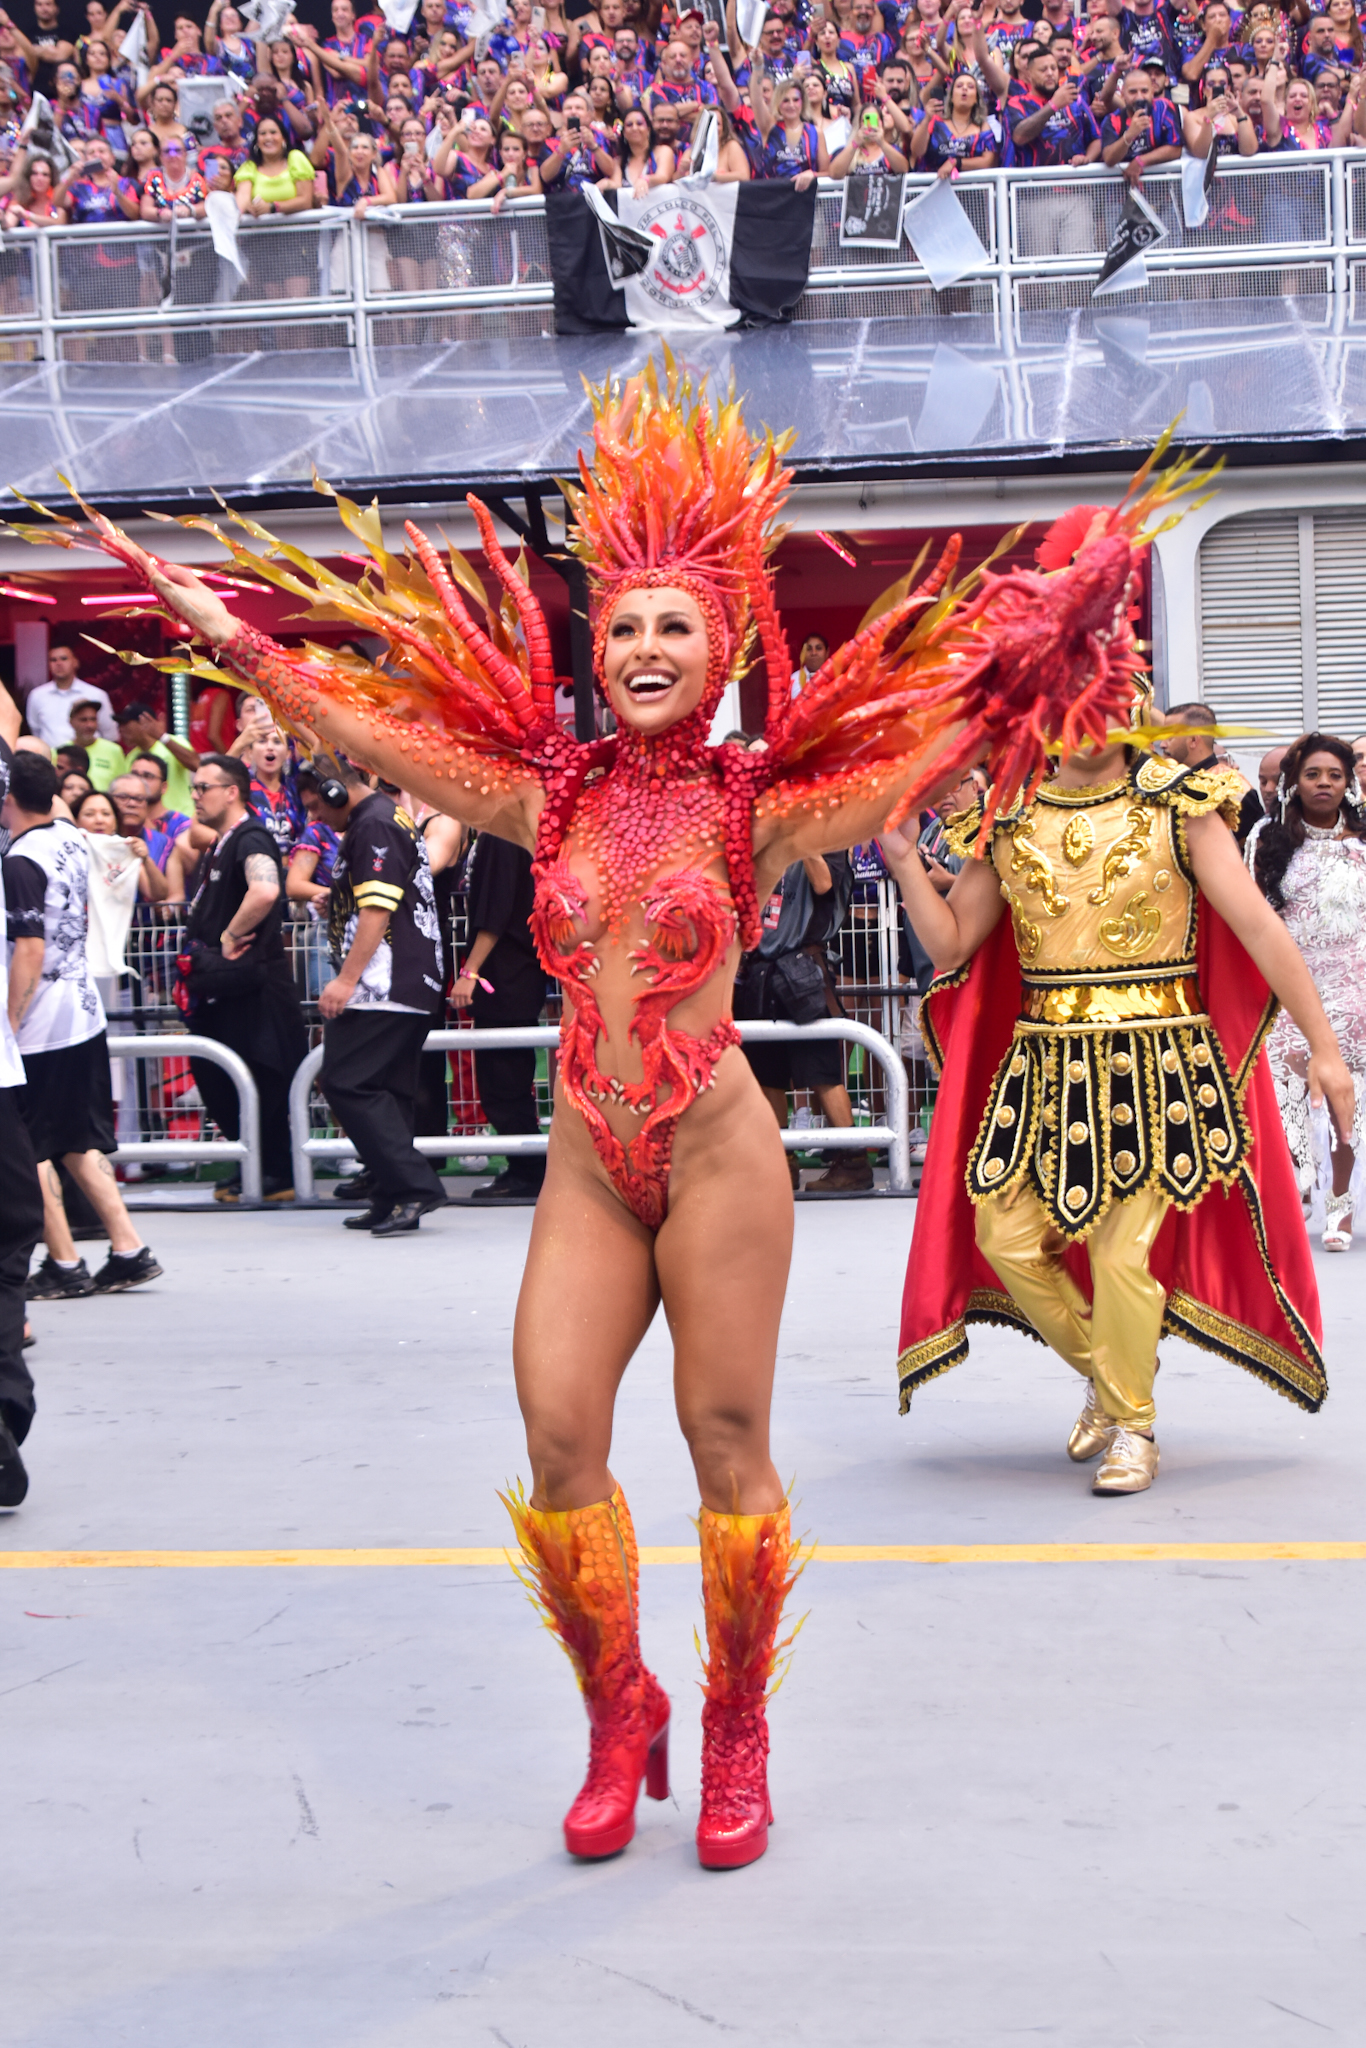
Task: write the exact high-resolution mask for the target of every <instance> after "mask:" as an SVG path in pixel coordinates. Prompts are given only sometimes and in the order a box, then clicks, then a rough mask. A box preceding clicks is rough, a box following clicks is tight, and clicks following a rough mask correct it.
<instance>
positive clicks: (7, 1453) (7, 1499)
mask: <svg viewBox="0 0 1366 2048" xmlns="http://www.w3.org/2000/svg"><path fill="white" fill-rule="evenodd" d="M27 1492H28V1474H27V1472H26V1471H25V1470H24V1461H23V1459H22V1458H21V1457H20V1456H19V1446H18V1444H17V1443H16V1442H15V1441H14V1437H13V1435H12V1434H11V1432H10V1428H9V1425H8V1423H4V1422H0V1508H17V1507H18V1505H19V1503H20V1501H21V1500H22V1499H23V1498H24V1495H25V1494H26V1493H27Z"/></svg>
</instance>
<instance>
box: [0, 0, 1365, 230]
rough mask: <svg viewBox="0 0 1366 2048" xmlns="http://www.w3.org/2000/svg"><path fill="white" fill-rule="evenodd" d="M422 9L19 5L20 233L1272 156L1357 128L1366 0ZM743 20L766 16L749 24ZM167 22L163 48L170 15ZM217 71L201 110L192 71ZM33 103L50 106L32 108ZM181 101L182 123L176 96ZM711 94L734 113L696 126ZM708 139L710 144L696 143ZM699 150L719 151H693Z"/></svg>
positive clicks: (678, 2)
mask: <svg viewBox="0 0 1366 2048" xmlns="http://www.w3.org/2000/svg"><path fill="white" fill-rule="evenodd" d="M502 4H504V0H490V10H491V11H490V12H489V13H484V12H482V11H479V12H476V11H475V10H474V9H473V8H472V7H471V6H470V5H469V4H467V0H420V6H419V8H418V10H417V11H416V12H415V14H414V16H413V18H412V21H411V23H410V25H409V28H408V30H407V33H406V34H403V35H397V34H395V33H394V32H393V31H392V30H391V29H390V27H389V26H388V24H387V23H386V21H385V19H384V18H383V16H381V15H378V14H367V15H363V16H357V15H356V13H355V11H354V7H353V4H352V0H332V7H331V14H332V27H333V33H332V34H331V35H330V36H326V37H324V36H322V35H320V34H319V33H318V31H317V30H316V29H315V28H312V27H310V26H308V25H306V24H302V23H300V22H298V21H296V20H295V19H294V17H293V16H290V17H288V19H286V20H285V21H284V22H283V24H282V25H281V29H280V33H279V35H278V36H276V37H275V38H274V39H273V40H271V41H265V40H262V39H259V38H257V37H255V36H253V34H252V33H251V30H252V28H253V26H254V24H252V23H251V22H248V21H245V20H244V19H243V17H242V15H241V14H240V13H239V12H238V10H237V9H236V8H235V7H233V6H231V5H227V4H225V0H212V4H211V6H210V8H209V11H208V16H207V19H206V20H205V21H204V22H203V23H202V24H201V23H200V22H198V21H197V20H195V19H193V18H192V17H191V16H189V15H177V16H175V17H174V19H173V20H172V21H171V22H169V23H167V22H166V21H164V20H163V21H162V22H160V23H158V22H157V21H155V20H154V18H153V16H152V13H151V11H150V9H149V8H148V7H146V6H145V5H142V6H139V5H135V4H133V0H118V4H117V5H116V6H115V7H114V8H112V9H110V10H106V8H105V6H104V5H103V4H102V0H89V4H88V5H86V7H85V9H84V14H85V17H86V19H85V22H84V25H83V32H82V33H79V34H76V33H72V32H71V25H70V24H69V23H66V22H65V20H64V17H63V16H62V15H61V12H60V9H59V5H58V0H28V6H27V9H26V12H25V18H24V20H23V21H22V22H21V21H19V20H15V19H13V18H11V17H10V16H9V15H8V14H5V13H4V12H0V200H3V203H4V207H5V213H4V222H5V225H6V226H7V227H10V228H14V227H21V226H26V225H33V226H42V225H49V224H54V223H59V222H64V221H76V222H90V221H95V222H98V221H116V220H123V219H130V220H137V219H141V220H147V221H164V220H168V219H170V218H171V217H172V215H173V214H174V215H179V216H180V217H182V218H190V217H202V216H203V214H204V211H205V206H206V202H207V199H208V195H209V194H210V192H212V191H214V190H215V189H219V190H222V191H225V192H232V193H235V195H236V201H237V205H238V207H239V209H240V210H241V212H242V213H243V214H250V215H253V216H257V215H261V214H267V213H292V212H303V211H306V210H309V209H311V208H314V207H318V206H329V205H330V206H341V207H350V208H354V209H356V210H357V211H358V212H363V211H364V210H365V209H367V208H369V207H371V206H373V205H376V204H383V205H393V204H396V203H407V204H413V203H420V202H432V201H439V200H444V199H467V198H474V199H491V200H493V201H494V202H495V204H497V205H499V206H501V205H502V204H503V203H505V201H506V200H508V199H516V198H517V197H518V196H520V195H523V194H528V193H538V192H549V191H552V190H556V189H566V188H567V189H572V188H574V187H576V186H582V185H586V184H596V185H599V186H601V187H603V188H613V187H619V186H622V185H627V186H629V187H631V188H632V189H633V190H634V191H636V192H637V193H638V194H641V195H643V194H644V193H645V192H647V191H648V190H649V189H651V188H652V187H655V186H658V185H662V184H667V183H669V182H670V181H671V180H672V179H674V178H676V177H679V176H684V175H687V174H688V173H690V172H693V171H695V170H697V169H699V168H701V167H702V164H703V162H704V161H705V162H707V163H710V162H711V160H712V157H713V156H714V160H715V161H714V175H715V176H716V177H717V178H718V179H721V180H729V179H750V178H792V179H795V180H797V181H798V182H799V183H808V182H809V181H810V180H811V179H812V178H813V177H814V176H816V175H818V174H829V175H833V176H835V177H843V176H845V175H847V174H848V173H850V172H865V173H885V172H893V173H895V172H900V171H903V170H907V169H910V170H919V171H925V170H930V171H939V172H941V173H942V174H944V175H946V176H947V175H955V174H956V173H957V172H958V171H959V170H960V169H967V170H971V169H974V168H978V169H988V168H991V167H993V166H996V165H1004V166H1011V165H1020V166H1028V165H1043V166H1049V167H1055V168H1064V167H1068V166H1082V165H1086V164H1092V163H1097V162H1099V163H1102V164H1105V165H1109V166H1112V167H1120V168H1122V169H1123V171H1124V173H1125V175H1126V176H1127V177H1129V178H1131V179H1133V180H1137V179H1138V178H1140V177H1141V176H1142V173H1143V171H1144V170H1145V169H1146V168H1148V167H1150V166H1152V165H1155V164H1159V163H1163V162H1166V161H1170V160H1172V159H1174V158H1176V157H1177V156H1179V155H1180V154H1181V152H1182V149H1183V147H1184V148H1185V149H1186V150H1187V151H1189V152H1190V153H1192V154H1195V155H1201V156H1203V155H1206V154H1208V152H1209V151H1210V150H1211V149H1213V150H1215V151H1216V152H1217V153H1218V154H1219V155H1221V156H1227V155H1237V156H1253V155H1258V154H1262V153H1265V152H1272V151H1274V152H1287V151H1288V152H1295V151H1303V150H1315V149H1325V148H1329V147H1333V146H1339V147H1341V146H1344V145H1349V144H1350V145H1358V144H1361V143H1362V142H1363V141H1366V124H1364V123H1363V111H1362V92H1363V88H1364V86H1366V68H1363V65H1364V59H1363V45H1362V30H1361V23H1360V21H1359V20H1358V17H1357V12H1356V6H1355V4H1354V0H1330V4H1329V7H1328V9H1327V11H1326V12H1324V13H1316V12H1314V11H1313V10H1312V9H1311V7H1310V5H1309V4H1308V0H1294V4H1293V5H1290V6H1286V7H1273V6H1271V5H1269V4H1266V0H1261V4H1257V5H1254V6H1252V7H1250V8H1249V9H1248V10H1247V11H1245V12H1244V11H1243V10H1241V9H1239V8H1237V7H1232V6H1230V5H1229V4H1228V0H1205V4H1203V5H1200V4H1197V0H1178V4H1176V5H1173V4H1170V0H1133V4H1132V5H1130V6H1127V7H1126V6H1122V5H1120V4H1119V0H1086V7H1085V12H1084V13H1082V14H1078V13H1075V12H1074V10H1073V7H1072V5H1071V4H1070V0H1028V4H1029V6H1030V7H1032V8H1033V9H1035V10H1036V13H1037V18H1031V17H1030V16H1028V15H1027V14H1026V12H1025V4H1026V0H987V4H986V5H984V6H982V7H980V8H974V7H972V6H971V5H968V4H964V0H883V4H882V5H881V6H880V7H879V6H876V5H874V4H873V0H772V5H771V6H770V7H768V8H767V9H766V10H765V9H764V8H762V7H755V8H753V10H752V11H751V9H750V5H749V0H744V4H743V5H742V7H741V20H737V4H736V0H727V7H726V16H725V19H724V21H723V20H721V19H720V18H719V16H720V12H721V8H720V0H709V11H708V14H707V15H706V16H704V14H703V13H702V12H701V11H699V10H697V9H691V10H688V11H683V0H597V4H596V6H595V7H592V8H590V9H589V10H588V11H586V12H579V13H576V14H571V13H570V8H572V7H573V6H574V5H575V4H576V0H569V5H568V6H564V5H562V4H560V0H552V4H550V5H544V6H534V5H533V4H532V0H505V4H506V12H505V13H503V14H502V15H501V17H500V16H499V8H500V6H501V5H502ZM741 21H742V22H743V27H744V28H745V30H747V31H748V33H749V34H751V35H752V36H753V37H754V42H753V44H752V45H751V44H748V43H746V42H745V41H744V40H743V38H742V34H741ZM168 29H169V40H166V39H165V38H166V32H167V30H168ZM191 80H193V81H221V83H222V90H223V95H224V96H223V97H222V98H221V99H219V100H218V102H217V103H216V104H211V102H212V97H213V95H212V88H210V89H209V90H208V91H207V92H206V91H203V90H201V91H200V92H199V93H198V97H197V100H196V103H195V106H194V107H193V108H191V107H189V106H188V104H187V102H186V99H185V96H184V95H183V93H182V90H181V88H182V86H183V84H184V83H185V82H186V81H191ZM35 96H41V101H40V102H39V103H38V104H37V105H35ZM187 113H188V114H189V119H188V120H187V119H186V118H185V117H186V115H187ZM709 113H710V114H714V116H715V122H714V125H713V123H711V122H708V121H706V120H705V119H704V118H703V117H704V116H705V115H707V114H709ZM695 145H696V147H695ZM703 151H706V152H708V154H707V155H706V157H705V159H704V158H703V156H702V152H703Z"/></svg>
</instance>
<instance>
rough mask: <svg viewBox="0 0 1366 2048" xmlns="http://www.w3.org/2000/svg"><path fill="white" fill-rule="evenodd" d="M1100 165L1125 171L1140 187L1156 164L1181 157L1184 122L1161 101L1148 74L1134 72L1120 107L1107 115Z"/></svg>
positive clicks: (1141, 69) (1122, 90) (1122, 92)
mask: <svg viewBox="0 0 1366 2048" xmlns="http://www.w3.org/2000/svg"><path fill="white" fill-rule="evenodd" d="M1100 141H1101V161H1102V162H1103V163H1106V164H1108V165H1109V166H1110V167H1111V168H1112V169H1113V168H1114V167H1115V166H1117V165H1120V166H1122V167H1123V173H1124V177H1125V178H1126V179H1127V181H1128V183H1129V184H1131V185H1137V184H1138V183H1139V181H1140V179H1141V178H1142V176H1143V173H1144V171H1146V170H1150V169H1151V168H1152V167H1153V165H1154V164H1166V163H1171V162H1172V161H1173V160H1174V159H1175V158H1176V157H1179V156H1180V154H1181V121H1180V117H1179V115H1178V114H1177V111H1176V109H1175V107H1174V106H1173V105H1172V103H1171V101H1170V100H1166V99H1161V98H1158V97H1157V96H1156V95H1155V94H1154V92H1153V81H1152V79H1151V77H1150V76H1149V74H1148V72H1147V70H1146V69H1145V68H1144V67H1143V66H1141V65H1140V66H1139V67H1138V68H1137V69H1136V70H1134V71H1131V72H1130V73H1129V75H1128V77H1127V78H1126V79H1125V81H1124V84H1123V86H1122V87H1121V88H1120V105H1119V107H1118V108H1117V109H1116V111H1115V112H1114V113H1113V114H1107V115H1106V117H1105V122H1104V125H1103V127H1102V128H1101V131H1100Z"/></svg>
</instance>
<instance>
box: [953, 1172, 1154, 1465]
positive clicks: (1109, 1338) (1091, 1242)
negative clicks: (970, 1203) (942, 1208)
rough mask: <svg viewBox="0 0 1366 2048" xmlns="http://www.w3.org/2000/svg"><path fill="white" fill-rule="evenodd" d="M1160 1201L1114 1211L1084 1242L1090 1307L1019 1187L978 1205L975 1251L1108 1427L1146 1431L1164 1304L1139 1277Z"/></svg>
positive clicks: (1146, 1196) (1146, 1199)
mask: <svg viewBox="0 0 1366 2048" xmlns="http://www.w3.org/2000/svg"><path fill="white" fill-rule="evenodd" d="M1167 1208H1168V1198H1167V1196H1166V1195H1164V1194H1160V1193H1158V1192H1157V1191H1156V1190H1155V1189H1151V1188H1150V1189H1148V1190H1146V1191H1145V1192H1144V1193H1143V1194H1139V1195H1134V1196H1132V1197H1131V1198H1130V1200H1128V1201H1127V1202H1115V1203H1113V1204H1112V1206H1111V1207H1110V1208H1109V1209H1108V1210H1107V1211H1106V1213H1105V1215H1104V1216H1103V1217H1102V1218H1101V1220H1100V1222H1099V1223H1098V1224H1097V1225H1096V1227H1095V1229H1094V1230H1093V1231H1091V1232H1090V1234H1089V1235H1088V1237H1087V1239H1086V1249H1087V1252H1088V1254H1089V1256H1090V1260H1091V1285H1092V1295H1093V1298H1092V1302H1091V1306H1090V1307H1089V1308H1088V1307H1087V1304H1086V1298H1085V1296H1084V1295H1083V1294H1082V1292H1081V1290H1080V1288H1079V1287H1078V1286H1077V1285H1076V1282H1075V1281H1074V1280H1073V1279H1072V1278H1071V1276H1070V1274H1069V1273H1068V1272H1067V1270H1066V1268H1065V1267H1064V1265H1063V1263H1062V1252H1063V1248H1064V1242H1065V1241H1064V1239H1063V1238H1062V1237H1060V1236H1059V1235H1058V1233H1057V1231H1056V1230H1055V1229H1054V1228H1053V1225H1052V1224H1051V1223H1050V1222H1049V1219H1048V1215H1047V1213H1046V1211H1045V1209H1044V1207H1043V1204H1042V1203H1041V1202H1040V1200H1039V1198H1038V1196H1037V1195H1036V1194H1035V1193H1034V1190H1033V1189H1032V1188H1031V1187H1030V1186H1028V1184H1027V1183H1025V1182H1020V1183H1018V1184H1017V1185H1016V1186H1015V1187H1013V1188H1008V1189H1007V1190H1006V1192H1005V1193H1004V1194H1001V1195H990V1196H988V1198H987V1200H986V1201H984V1202H979V1203H978V1204H977V1248H978V1250H979V1251H980V1252H981V1253H982V1256H983V1257H984V1258H985V1259H986V1260H987V1261H988V1263H989V1264H990V1265H991V1266H993V1267H994V1268H995V1270H996V1272H997V1273H998V1274H999V1276H1000V1278H1001V1281H1002V1283H1003V1284H1004V1286H1005V1287H1006V1289H1007V1291H1008V1292H1009V1294H1010V1296H1011V1299H1012V1300H1014V1301H1016V1302H1018V1303H1019V1305H1020V1307H1021V1308H1022V1309H1023V1310H1024V1312H1025V1314H1026V1315H1027V1316H1028V1317H1029V1320H1030V1322H1031V1323H1033V1325H1034V1327H1035V1329H1036V1330H1037V1331H1038V1333H1039V1335H1040V1336H1041V1337H1042V1338H1043V1339H1044V1341H1045V1342H1046V1343H1048V1344H1051V1345H1052V1347H1053V1349H1054V1350H1055V1351H1056V1352H1057V1353H1058V1355H1059V1357H1061V1358H1065V1359H1066V1360H1067V1363H1068V1364H1069V1365H1070V1366H1073V1367H1075V1369H1076V1370H1077V1371H1078V1372H1079V1373H1081V1374H1082V1375H1083V1376H1084V1377H1085V1378H1086V1379H1089V1380H1094V1381H1095V1385H1096V1397H1097V1399H1098V1400H1099V1402H1100V1405H1101V1407H1102V1408H1103V1409H1104V1410H1105V1413H1106V1414H1107V1415H1109V1416H1111V1417H1112V1418H1113V1419H1114V1421H1116V1422H1127V1423H1131V1424H1133V1425H1134V1426H1135V1427H1136V1428H1138V1429H1151V1428H1152V1426H1153V1421H1154V1419H1155V1417H1156V1414H1157V1410H1156V1409H1155V1408H1154V1406H1153V1375H1154V1373H1155V1372H1156V1371H1157V1340H1158V1338H1159V1337H1160V1336H1161V1334H1162V1311H1163V1309H1164V1308H1165V1307H1166V1303H1167V1296H1166V1291H1165V1289H1163V1288H1162V1287H1161V1286H1160V1285H1159V1284H1158V1282H1157V1281H1156V1280H1154V1278H1153V1276H1152V1274H1151V1273H1150V1272H1149V1270H1148V1255H1149V1253H1150V1252H1151V1251H1152V1248H1153V1240H1154V1239H1155V1238H1156V1236H1157V1233H1158V1231H1159V1230H1160V1229H1161V1227H1162V1219H1163V1217H1164V1216H1165V1215H1166V1213H1167Z"/></svg>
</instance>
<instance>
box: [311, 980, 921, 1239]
mask: <svg viewBox="0 0 1366 2048" xmlns="http://www.w3.org/2000/svg"><path fill="white" fill-rule="evenodd" d="M739 1031H740V1037H741V1039H742V1040H743V1041H744V1042H745V1043H746V1044H751V1043H753V1044H777V1043H783V1042H795V1041H797V1040H800V1039H812V1038H817V1039H831V1038H835V1039H844V1040H847V1041H848V1042H850V1043H852V1044H856V1045H859V1046H862V1047H863V1048H864V1050H865V1051H867V1052H868V1053H870V1054H871V1055H872V1057H873V1058H874V1059H875V1060H876V1061H877V1062H878V1065H879V1066H880V1067H881V1069H882V1073H883V1089H884V1092H885V1096H886V1102H887V1115H886V1120H885V1121H884V1122H882V1123H872V1124H857V1125H855V1126H853V1127H852V1128H849V1129H841V1130H836V1129H834V1128H831V1127H830V1126H827V1127H826V1128H825V1129H824V1130H822V1132H821V1146H822V1148H823V1149H827V1148H828V1149H836V1148H837V1149H840V1150H843V1151H870V1150H876V1151H884V1150H885V1151H886V1153H887V1167H888V1173H887V1184H888V1187H889V1188H890V1190H891V1192H892V1193H893V1194H896V1195H908V1194H910V1192H911V1150H910V1120H909V1089H908V1086H907V1081H906V1071H905V1068H904V1067H903V1066H902V1064H901V1061H900V1059H899V1057H898V1056H897V1053H896V1050H895V1048H894V1047H892V1046H891V1045H889V1044H888V1043H887V1040H886V1039H885V1038H883V1037H882V1035H881V1034H880V1033H879V1032H876V1031H870V1030H869V1028H868V1027H867V1025H865V1024H858V1023H855V1022H854V1021H853V1020H852V1019H849V1018H840V1017H831V1018H829V1019H827V1020H826V1021H824V1022H823V1023H819V1024H768V1023H742V1024H741V1025H740V1026H739ZM558 1042H559V1032H558V1031H557V1030H556V1029H554V1028H553V1027H552V1026H549V1025H544V1024H536V1025H525V1026H521V1027H515V1026H507V1027H504V1028H495V1029H488V1030H482V1031H475V1030H470V1031H433V1032H431V1033H430V1034H429V1036H428V1038H427V1041H426V1048H425V1049H426V1050H427V1051H428V1052H442V1053H450V1052H455V1053H461V1052H463V1053H469V1054H471V1055H472V1054H473V1053H475V1052H476V1051H479V1050H483V1051H486V1052H498V1051H502V1050H503V1049H505V1048H510V1047H514V1046H522V1047H529V1048H540V1049H544V1050H546V1051H549V1050H550V1049H552V1048H553V1047H554V1046H555V1045H557V1044H558ZM322 1063H323V1048H322V1047H321V1046H320V1045H319V1046H315V1047H314V1049H313V1051H312V1052H310V1053H309V1055H308V1057H307V1058H306V1059H305V1060H304V1061H303V1063H302V1065H301V1066H300V1067H299V1069H298V1072H297V1073H296V1074H295V1076H294V1079H293V1081H292V1082H291V1084H290V1090H289V1136H290V1148H291V1151H292V1153H293V1159H294V1193H295V1195H296V1197H297V1198H298V1199H299V1200H300V1201H307V1200H309V1199H311V1197H312V1195H313V1161H314V1160H315V1159H348V1158H354V1157H355V1148H354V1146H353V1145H352V1144H351V1141H350V1139H349V1138H344V1137H340V1136H338V1137H314V1136H313V1135H312V1128H313V1125H312V1116H313V1097H314V1092H315V1083H316V1081H317V1076H318V1070H319V1068H320V1067H321V1066H322ZM810 1142H811V1139H810V1133H809V1132H808V1131H807V1130H804V1129H798V1128H796V1127H792V1128H790V1129H788V1130H786V1131H784V1132H783V1144H784V1145H785V1146H786V1148H787V1150H788V1151H789V1152H797V1151H804V1150H805V1149H806V1147H807V1146H808V1145H809V1144H810ZM413 1143H414V1146H415V1148H416V1150H417V1151H419V1152H421V1153H424V1154H425V1155H426V1156H427V1157H428V1158H431V1159H452V1158H454V1159H458V1158H462V1157H464V1158H468V1157H470V1156H471V1155H476V1156H479V1155H485V1154H487V1153H489V1152H494V1153H497V1154H500V1155H502V1156H504V1157H518V1158H521V1157H524V1156H527V1155H530V1154H533V1153H544V1152H545V1150H546V1147H547V1145H548V1143H549V1139H548V1137H547V1135H546V1133H545V1132H543V1131H542V1132H541V1133H539V1134H538V1135H537V1136H535V1137H533V1136H531V1135H530V1134H528V1135H526V1136H520V1137H489V1136H488V1135H487V1134H480V1135H478V1136H472V1135H470V1134H468V1133H461V1132H448V1133H447V1135H446V1136H445V1137H419V1138H415V1139H414V1141H413Z"/></svg>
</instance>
